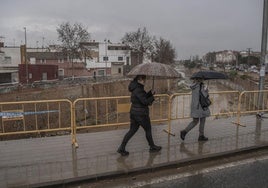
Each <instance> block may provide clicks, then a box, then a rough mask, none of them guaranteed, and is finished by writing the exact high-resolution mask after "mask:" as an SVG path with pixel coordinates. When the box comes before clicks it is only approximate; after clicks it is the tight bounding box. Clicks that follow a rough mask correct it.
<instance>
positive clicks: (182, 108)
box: [166, 91, 239, 135]
mask: <svg viewBox="0 0 268 188" xmlns="http://www.w3.org/2000/svg"><path fill="white" fill-rule="evenodd" d="M209 96H210V99H211V101H212V105H211V106H210V111H211V116H215V117H218V116H232V115H234V114H236V113H237V105H238V98H239V91H218V92H210V93H209ZM191 99H192V94H191V92H190V93H175V94H173V95H171V96H170V99H169V104H170V105H169V116H170V117H169V122H168V123H169V124H168V130H167V131H166V132H168V133H169V134H171V135H173V134H172V133H171V125H170V123H171V120H177V119H187V118H190V110H191Z"/></svg>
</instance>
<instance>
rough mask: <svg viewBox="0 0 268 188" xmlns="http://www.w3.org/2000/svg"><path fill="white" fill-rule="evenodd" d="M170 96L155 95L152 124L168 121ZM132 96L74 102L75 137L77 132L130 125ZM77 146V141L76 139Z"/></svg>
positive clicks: (151, 115)
mask: <svg viewBox="0 0 268 188" xmlns="http://www.w3.org/2000/svg"><path fill="white" fill-rule="evenodd" d="M168 101H169V95H166V94H162V95H155V101H154V103H153V105H152V106H150V118H151V121H152V122H163V121H168V117H169V115H168V109H169V106H168V105H169V103H168ZM129 110H130V96H118V97H98V98H80V99H76V100H75V101H74V102H73V114H74V118H73V120H74V122H73V125H74V135H76V133H77V131H80V130H81V131H82V130H86V129H87V130H88V129H96V128H100V127H111V126H121V125H127V124H129ZM75 146H76V147H77V146H78V144H77V141H76V139H75Z"/></svg>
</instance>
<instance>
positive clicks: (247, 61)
mask: <svg viewBox="0 0 268 188" xmlns="http://www.w3.org/2000/svg"><path fill="white" fill-rule="evenodd" d="M247 50H248V58H247V64H248V68H249V56H250V50H251V48H247Z"/></svg>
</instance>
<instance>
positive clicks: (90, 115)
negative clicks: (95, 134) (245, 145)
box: [0, 90, 268, 147]
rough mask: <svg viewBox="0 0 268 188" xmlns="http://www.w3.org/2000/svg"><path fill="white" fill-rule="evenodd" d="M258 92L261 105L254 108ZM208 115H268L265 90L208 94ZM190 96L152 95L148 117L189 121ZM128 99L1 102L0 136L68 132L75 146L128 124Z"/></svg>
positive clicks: (161, 119)
mask: <svg viewBox="0 0 268 188" xmlns="http://www.w3.org/2000/svg"><path fill="white" fill-rule="evenodd" d="M260 93H261V94H262V97H263V105H262V106H261V108H258V107H257V102H258V99H259V95H260ZM209 94H210V98H211V100H212V105H211V107H210V110H211V116H215V117H218V116H234V115H237V121H236V122H235V124H237V125H240V116H241V115H243V114H250V113H259V112H268V90H263V91H244V92H242V93H240V92H239V91H218V92H210V93H209ZM190 105H191V93H175V94H173V95H167V94H161V95H155V101H154V103H153V105H152V106H150V118H151V121H152V122H154V123H161V122H168V130H165V131H166V132H167V133H169V134H171V133H170V129H171V121H172V120H178V119H187V118H190V116H189V115H190ZM129 109H130V96H117V97H98V98H79V99H76V100H75V101H74V102H71V101H70V100H68V99H61V100H42V101H17V102H0V136H12V135H21V134H38V135H40V134H41V135H42V134H45V136H46V134H47V135H48V136H49V134H50V133H49V132H57V133H59V132H61V131H63V134H69V133H71V136H72V144H74V145H75V146H76V147H78V143H77V138H76V135H77V131H78V132H83V131H88V130H92V129H97V128H101V127H112V126H116V127H117V126H121V125H128V124H129Z"/></svg>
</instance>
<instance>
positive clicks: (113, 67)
mask: <svg viewBox="0 0 268 188" xmlns="http://www.w3.org/2000/svg"><path fill="white" fill-rule="evenodd" d="M84 45H86V46H87V47H86V48H87V49H88V50H90V52H91V53H90V55H91V58H87V59H86V64H87V65H86V67H87V69H88V70H89V71H93V72H94V73H93V74H94V75H95V76H123V73H124V66H130V65H131V50H130V48H129V47H128V46H126V45H124V44H121V43H111V42H110V41H104V42H95V41H94V42H89V43H85V44H84Z"/></svg>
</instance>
